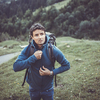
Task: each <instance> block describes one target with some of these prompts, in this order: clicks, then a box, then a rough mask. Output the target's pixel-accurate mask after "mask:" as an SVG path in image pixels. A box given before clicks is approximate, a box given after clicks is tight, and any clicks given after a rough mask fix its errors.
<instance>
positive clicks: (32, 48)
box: [22, 44, 34, 86]
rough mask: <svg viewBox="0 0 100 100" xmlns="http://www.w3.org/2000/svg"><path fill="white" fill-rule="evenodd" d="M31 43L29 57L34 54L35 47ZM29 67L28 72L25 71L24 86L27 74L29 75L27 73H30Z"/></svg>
mask: <svg viewBox="0 0 100 100" xmlns="http://www.w3.org/2000/svg"><path fill="white" fill-rule="evenodd" d="M29 45H30V54H29V57H30V56H31V55H33V54H34V47H33V46H32V45H31V44H29ZM28 69H29V68H27V69H26V72H25V76H24V80H23V83H22V86H24V83H25V80H26V76H27V73H28ZM28 76H29V75H28Z"/></svg>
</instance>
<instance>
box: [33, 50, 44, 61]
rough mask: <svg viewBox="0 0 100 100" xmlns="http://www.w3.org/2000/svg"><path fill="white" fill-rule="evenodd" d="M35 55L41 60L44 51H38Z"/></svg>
mask: <svg viewBox="0 0 100 100" xmlns="http://www.w3.org/2000/svg"><path fill="white" fill-rule="evenodd" d="M34 55H35V57H36V58H37V59H41V57H42V51H41V50H38V51H36V52H35V53H34Z"/></svg>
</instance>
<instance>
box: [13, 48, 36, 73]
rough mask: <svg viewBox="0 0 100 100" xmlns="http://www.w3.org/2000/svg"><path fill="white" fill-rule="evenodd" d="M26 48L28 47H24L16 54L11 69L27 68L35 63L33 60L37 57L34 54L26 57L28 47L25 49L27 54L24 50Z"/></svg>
mask: <svg viewBox="0 0 100 100" xmlns="http://www.w3.org/2000/svg"><path fill="white" fill-rule="evenodd" d="M27 48H28V47H25V48H24V49H23V50H22V52H21V54H20V55H19V56H18V58H17V60H16V61H15V62H14V64H13V70H14V71H15V72H17V71H21V70H24V69H26V68H29V67H30V66H31V64H33V63H35V61H36V60H37V58H36V57H35V56H34V55H32V56H30V57H28V55H27V54H29V51H30V50H29V49H30V48H29V49H28V50H27V54H26V53H25V52H26V49H27Z"/></svg>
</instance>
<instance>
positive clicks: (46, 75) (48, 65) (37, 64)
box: [13, 23, 70, 100]
mask: <svg viewBox="0 0 100 100" xmlns="http://www.w3.org/2000/svg"><path fill="white" fill-rule="evenodd" d="M30 36H31V38H32V42H31V45H32V46H33V48H34V54H33V55H32V56H29V52H30V47H29V46H27V47H25V48H24V49H23V51H22V52H21V54H20V55H19V56H18V58H17V60H16V61H15V63H14V65H13V69H14V71H15V72H17V71H21V70H24V69H26V68H29V70H28V75H27V77H26V81H27V83H28V84H29V94H30V98H31V100H41V98H42V99H43V100H53V95H54V89H53V76H54V75H56V74H59V73H62V72H64V71H66V70H68V69H69V68H70V63H69V62H68V61H67V59H66V58H65V56H64V55H63V53H62V52H61V51H60V50H59V49H58V48H56V47H55V46H53V55H54V58H55V60H57V62H59V63H60V64H61V66H60V67H59V68H56V69H54V67H53V64H52V62H51V61H50V58H49V51H48V41H49V36H47V35H46V34H45V28H44V27H43V26H42V25H41V24H40V23H36V24H34V25H32V26H31V28H30Z"/></svg>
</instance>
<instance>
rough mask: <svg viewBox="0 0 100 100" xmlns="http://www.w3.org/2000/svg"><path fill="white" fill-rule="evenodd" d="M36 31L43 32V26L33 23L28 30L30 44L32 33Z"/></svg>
mask: <svg viewBox="0 0 100 100" xmlns="http://www.w3.org/2000/svg"><path fill="white" fill-rule="evenodd" d="M36 29H40V30H43V31H44V32H45V28H44V26H43V25H41V24H40V23H35V24H33V25H32V26H31V28H30V32H29V43H31V41H32V37H31V36H33V31H35V30H36Z"/></svg>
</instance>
